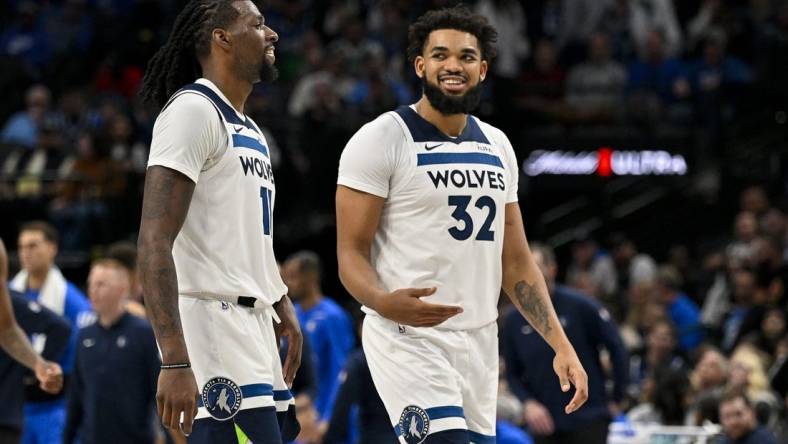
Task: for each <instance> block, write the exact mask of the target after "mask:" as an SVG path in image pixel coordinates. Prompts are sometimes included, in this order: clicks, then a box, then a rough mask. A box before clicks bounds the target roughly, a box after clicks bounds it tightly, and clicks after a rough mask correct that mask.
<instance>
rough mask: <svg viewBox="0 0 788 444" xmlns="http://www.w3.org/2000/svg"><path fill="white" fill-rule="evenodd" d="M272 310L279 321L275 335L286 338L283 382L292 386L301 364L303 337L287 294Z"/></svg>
mask: <svg viewBox="0 0 788 444" xmlns="http://www.w3.org/2000/svg"><path fill="white" fill-rule="evenodd" d="M274 310H276V314H277V315H278V316H279V319H280V321H281V322H280V323H279V324H278V325H276V326H275V330H276V337H277V338H281V337H285V338H287V357H285V362H284V366H283V368H282V374H283V375H284V378H285V384H287V386H288V387H292V386H293V379H295V375H296V372H297V371H298V367H300V366H301V344H303V342H304V338H303V336H302V335H301V326H300V325H298V318H297V317H296V313H295V308H293V303H292V302H291V301H290V298H289V297H287V295H285V296H282V299H280V300H279V302H277V303H276V304H274Z"/></svg>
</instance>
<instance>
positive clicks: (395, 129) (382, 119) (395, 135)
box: [353, 112, 405, 145]
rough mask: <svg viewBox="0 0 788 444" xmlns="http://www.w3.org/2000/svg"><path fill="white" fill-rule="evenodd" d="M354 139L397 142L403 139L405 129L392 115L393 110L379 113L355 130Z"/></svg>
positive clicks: (385, 142)
mask: <svg viewBox="0 0 788 444" xmlns="http://www.w3.org/2000/svg"><path fill="white" fill-rule="evenodd" d="M353 138H354V139H359V140H363V141H365V142H366V141H373V140H374V141H377V142H378V143H382V144H387V145H389V144H399V143H402V142H403V141H404V140H405V131H404V129H403V128H402V126H401V125H400V124H399V122H398V121H397V119H396V117H394V113H393V112H387V113H383V114H381V115H379V116H378V117H377V118H376V119H375V120H372V121H370V122H367V123H366V124H364V126H362V127H361V128H359V130H358V131H356V134H355V135H354V136H353Z"/></svg>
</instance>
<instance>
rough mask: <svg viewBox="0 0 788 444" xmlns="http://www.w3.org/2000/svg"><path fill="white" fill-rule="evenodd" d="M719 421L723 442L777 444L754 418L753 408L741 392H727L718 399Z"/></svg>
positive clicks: (770, 434)
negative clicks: (723, 435)
mask: <svg viewBox="0 0 788 444" xmlns="http://www.w3.org/2000/svg"><path fill="white" fill-rule="evenodd" d="M720 422H721V423H722V429H723V431H724V432H725V440H724V441H723V443H724V444H777V440H776V439H775V437H774V435H773V434H772V433H771V432H770V431H768V430H767V429H766V428H764V427H763V426H760V425H758V422H757V421H756V419H755V410H754V409H753V407H752V404H751V403H750V400H749V399H748V398H747V395H745V394H744V393H742V392H732V393H728V394H726V395H725V396H723V398H722V399H721V400H720Z"/></svg>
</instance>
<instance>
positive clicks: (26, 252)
mask: <svg viewBox="0 0 788 444" xmlns="http://www.w3.org/2000/svg"><path fill="white" fill-rule="evenodd" d="M18 248H19V262H20V264H21V265H22V270H21V271H20V272H19V273H18V274H17V275H16V276H14V278H13V279H12V280H11V282H10V283H9V287H10V288H11V289H12V290H15V291H18V292H20V293H22V294H23V295H24V296H25V298H27V299H28V300H30V301H36V302H38V303H39V304H41V305H43V306H44V307H46V308H48V309H50V310H52V311H54V312H55V313H56V314H58V315H60V316H62V317H64V318H65V319H67V320H68V322H69V323H70V324H71V328H72V332H71V336H70V339H69V345H68V348H67V349H66V352H65V354H64V355H63V356H62V358H61V359H60V361H59V363H60V365H61V367H62V368H63V374H64V375H65V378H66V387H68V384H69V382H70V381H69V379H70V377H71V375H72V373H73V369H74V355H75V353H76V347H77V344H76V341H77V334H78V332H79V329H80V328H82V327H84V326H87V325H89V324H90V323H92V322H93V320H94V315H93V313H92V310H91V307H90V303H89V302H88V300H87V299H86V298H85V295H84V294H82V292H81V291H79V289H78V288H77V287H76V286H75V285H74V284H72V283H71V282H68V281H66V279H65V278H64V277H63V274H62V273H61V272H60V269H58V267H57V266H55V256H57V251H58V233H57V231H56V230H55V229H54V228H53V227H52V226H51V225H49V224H47V223H45V222H29V223H26V224H25V225H23V226H22V229H21V230H20V232H19V244H18ZM27 399H28V402H27V403H26V404H25V431H24V435H23V442H25V443H50V442H60V439H61V437H62V435H63V427H64V425H65V420H66V417H65V416H66V400H65V397H64V396H63V395H62V394H60V395H57V396H43V395H41V394H40V393H39V392H37V391H36V390H34V389H28V398H27Z"/></svg>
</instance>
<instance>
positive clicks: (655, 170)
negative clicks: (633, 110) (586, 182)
mask: <svg viewBox="0 0 788 444" xmlns="http://www.w3.org/2000/svg"><path fill="white" fill-rule="evenodd" d="M523 172H525V174H527V175H528V176H542V175H562V176H585V175H598V176H602V177H610V176H683V175H685V174H687V161H686V160H685V159H684V156H682V155H681V154H672V153H669V152H667V151H661V150H647V151H624V150H614V149H612V148H607V147H603V148H599V149H598V150H596V151H580V152H573V151H560V150H557V151H550V150H537V151H533V152H532V153H531V155H530V156H528V159H526V160H525V162H524V163H523Z"/></svg>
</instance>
